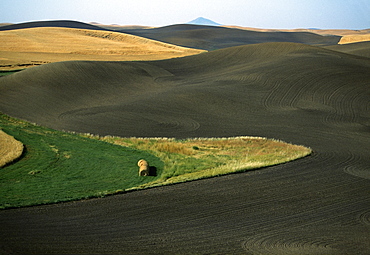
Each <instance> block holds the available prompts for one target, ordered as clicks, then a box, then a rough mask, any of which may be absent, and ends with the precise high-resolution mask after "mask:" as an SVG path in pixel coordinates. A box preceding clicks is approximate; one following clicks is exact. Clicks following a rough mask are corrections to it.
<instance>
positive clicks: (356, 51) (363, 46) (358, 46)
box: [325, 42, 370, 58]
mask: <svg viewBox="0 0 370 255" xmlns="http://www.w3.org/2000/svg"><path fill="white" fill-rule="evenodd" d="M325 48H326V49H331V50H336V51H340V52H345V53H348V54H353V55H357V56H362V57H368V58H370V42H358V43H349V44H338V45H332V46H326V47H325Z"/></svg>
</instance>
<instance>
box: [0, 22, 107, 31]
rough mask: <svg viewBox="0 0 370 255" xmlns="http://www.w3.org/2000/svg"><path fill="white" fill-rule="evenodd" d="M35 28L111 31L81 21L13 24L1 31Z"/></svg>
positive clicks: (3, 27)
mask: <svg viewBox="0 0 370 255" xmlns="http://www.w3.org/2000/svg"><path fill="white" fill-rule="evenodd" d="M34 27H65V28H78V29H92V30H105V31H111V30H109V29H105V28H102V27H98V26H95V25H91V24H87V23H83V22H79V21H73V20H49V21H33V22H25V23H19V24H12V25H7V26H0V31H5V30H14V29H24V28H34Z"/></svg>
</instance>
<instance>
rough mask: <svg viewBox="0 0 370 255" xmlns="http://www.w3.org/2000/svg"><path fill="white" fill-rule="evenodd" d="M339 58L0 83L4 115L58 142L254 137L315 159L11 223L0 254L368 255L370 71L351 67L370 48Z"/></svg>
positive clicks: (41, 211) (147, 65)
mask: <svg viewBox="0 0 370 255" xmlns="http://www.w3.org/2000/svg"><path fill="white" fill-rule="evenodd" d="M196 27H198V28H199V29H200V30H202V29H203V28H204V27H203V28H202V27H199V26H196ZM179 28H182V29H184V33H185V34H186V33H189V31H191V30H194V31H193V32H197V31H196V29H193V28H192V29H190V30H189V29H188V28H189V27H188V26H186V25H185V26H176V27H175V28H174V35H176V33H175V32H176V30H178V29H179ZM163 29H171V27H169V28H163ZM206 30H207V31H208V32H209V31H211V32H212V31H214V30H212V29H211V28H207V29H206ZM217 31H219V30H217ZM227 31H229V30H227ZM203 32H204V31H203ZM195 34H196V35H198V36H200V35H204V36H206V35H207V34H204V33H199V34H197V33H195ZM211 34H212V33H211ZM193 35H194V34H193ZM227 35H228V34H225V37H224V42H223V44H224V45H227V44H232V43H227V40H228V37H227ZM258 35H259V34H258ZM293 35H296V36H297V34H291V36H293ZM304 35H307V36H308V37H309V38H311V39H312V37H311V34H304ZM207 36H209V34H208V35H207ZM188 38H194V37H188ZM220 38H221V37H220ZM230 38H232V37H230ZM298 38H300V40H301V39H302V37H300V36H298ZM318 38H321V37H318ZM325 38H326V37H325ZM328 38H329V39H330V37H328ZM311 39H310V40H311ZM321 39H322V38H321ZM321 39H320V40H321ZM326 39H327V38H326ZM331 39H333V38H331ZM337 39H338V38H336V40H337ZM217 40H218V41H217ZM217 40H216V42H217V45H220V44H218V43H220V42H221V41H222V40H221V39H217ZM258 40H259V38H258V36H257V38H256V41H258ZM180 41H181V40H180ZM190 41H191V43H194V41H192V39H191V40H190ZM306 42H307V41H306ZM312 42H316V43H317V42H318V41H315V40H313V41H312ZM198 43H199V41H198ZM318 44H321V43H318ZM324 44H325V43H324ZM215 45H216V44H212V47H216V46H215ZM359 45H360V46H359ZM208 46H209V45H208ZM217 47H218V46H217ZM330 47H331V46H330ZM340 47H341V50H343V51H344V52H339V51H334V50H331V49H326V48H321V47H317V46H311V45H306V44H300V43H290V42H269V43H261V44H252V45H243V46H236V47H231V48H225V49H220V50H214V51H211V52H206V53H202V54H198V55H194V56H187V57H183V58H175V59H166V60H160V61H132V62H113V61H108V62H101V61H67V62H58V63H51V64H47V65H42V66H38V67H34V68H30V69H27V70H24V71H21V72H18V73H14V74H11V75H9V76H5V77H2V78H0V111H1V112H4V113H6V114H9V115H11V116H14V117H18V118H22V119H25V120H29V121H31V122H36V123H38V124H42V125H45V126H48V127H52V128H55V129H60V130H69V131H78V132H89V133H94V134H100V135H119V136H124V137H130V136H139V137H143V136H144V137H145V136H148V137H158V136H167V137H176V138H188V137H228V136H238V135H252V136H263V137H273V138H276V139H281V140H284V141H287V142H292V143H295V144H303V145H306V146H309V147H311V148H312V149H313V151H314V153H313V154H312V156H310V157H308V158H305V159H302V160H299V161H296V162H292V163H289V164H286V165H280V166H275V167H270V168H266V169H263V170H262V171H256V172H250V173H243V174H234V175H229V176H224V177H219V178H212V179H207V180H203V181H197V182H190V183H185V184H180V185H174V186H169V187H165V188H155V189H150V190H145V191H140V192H132V193H127V194H124V195H117V196H111V197H107V198H104V199H93V200H88V201H82V202H75V203H65V204H59V205H54V206H43V207H33V208H26V209H21V210H3V211H0V224H1V226H2V228H0V239H1V240H2V243H0V253H12V252H13V253H14V251H15V252H17V253H22V254H32V253H33V254H40V253H41V254H46V253H47V254H76V253H85V254H91V253H95V254H107V253H111V254H122V253H125V254H148V253H152V254H155V253H157V254H196V253H204V254H206V253H207V254H297V253H301V254H369V253H370V243H369V242H368V233H369V230H370V224H369V223H370V211H369V208H370V198H369V195H368V194H369V179H370V171H369V165H370V160H369V155H368V154H369V153H368V152H369V144H370V138H369V131H370V114H369V108H370V104H369V102H370V94H369V91H370V87H369V84H370V72H369V70H370V59H369V58H367V57H363V56H357V55H353V54H348V53H345V51H347V50H349V51H353V50H355V51H356V49H358V50H361V47H363V46H362V44H356V45H348V46H340ZM342 47H350V49H349V48H342ZM352 47H353V48H352ZM357 47H358V48H357ZM365 48H366V46H365ZM261 153H262V154H263V153H264V152H263V151H261ZM246 156H247V157H248V155H246ZM5 170H6V169H5ZM76 226H77V227H76Z"/></svg>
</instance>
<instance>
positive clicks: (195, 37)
mask: <svg viewBox="0 0 370 255" xmlns="http://www.w3.org/2000/svg"><path fill="white" fill-rule="evenodd" d="M117 31H120V32H124V33H128V34H133V35H137V36H142V37H146V38H150V39H153V40H157V41H161V42H166V43H171V44H176V45H180V46H184V47H190V48H196V49H202V50H216V49H223V48H228V47H233V46H240V45H246V44H256V43H264V42H295V43H304V44H309V45H318V46H324V45H335V44H337V43H338V42H339V40H340V38H341V37H340V36H322V35H318V34H314V33H309V32H278V31H277V32H259V31H249V30H242V29H234V28H225V27H217V26H202V25H191V24H180V25H171V26H166V27H160V28H153V29H130V30H129V29H120V30H117Z"/></svg>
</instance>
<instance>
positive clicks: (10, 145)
mask: <svg viewBox="0 0 370 255" xmlns="http://www.w3.org/2000/svg"><path fill="white" fill-rule="evenodd" d="M22 153H23V144H22V143H21V142H20V141H17V140H16V139H15V138H14V137H13V136H10V135H8V134H7V133H5V132H4V131H2V130H1V129H0V168H1V167H3V166H5V165H7V164H9V163H11V162H13V161H15V160H16V159H18V158H19V157H20V156H21V155H22Z"/></svg>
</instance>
